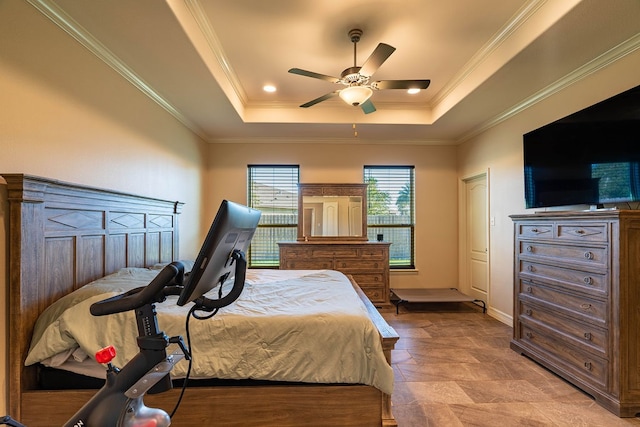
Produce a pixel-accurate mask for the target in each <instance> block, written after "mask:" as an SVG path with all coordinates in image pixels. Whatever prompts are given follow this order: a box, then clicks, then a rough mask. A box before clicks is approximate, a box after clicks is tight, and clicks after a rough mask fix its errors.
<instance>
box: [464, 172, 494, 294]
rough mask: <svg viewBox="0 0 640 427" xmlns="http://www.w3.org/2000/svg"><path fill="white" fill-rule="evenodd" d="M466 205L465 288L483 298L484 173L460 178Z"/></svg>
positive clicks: (485, 260) (486, 289) (485, 239)
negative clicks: (462, 179) (465, 178)
mask: <svg viewBox="0 0 640 427" xmlns="http://www.w3.org/2000/svg"><path fill="white" fill-rule="evenodd" d="M464 188H465V207H466V215H465V217H466V221H465V229H466V233H465V235H466V239H465V241H466V250H465V258H466V260H465V266H466V274H465V276H466V282H467V283H466V286H465V288H466V292H467V293H468V294H469V295H470V296H472V297H474V298H478V299H481V300H483V301H485V302H486V303H487V304H488V303H489V301H488V297H489V296H488V294H489V287H488V276H489V275H488V252H489V244H488V237H487V236H488V233H487V175H486V174H482V175H478V176H475V177H473V178H470V179H468V180H465V181H464Z"/></svg>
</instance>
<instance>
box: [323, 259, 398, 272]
mask: <svg viewBox="0 0 640 427" xmlns="http://www.w3.org/2000/svg"><path fill="white" fill-rule="evenodd" d="M335 268H337V269H338V270H340V271H344V272H351V271H353V272H357V271H362V270H374V271H382V270H384V269H385V268H387V266H386V264H385V263H384V262H383V261H382V260H370V259H366V258H365V259H344V258H339V259H336V260H335Z"/></svg>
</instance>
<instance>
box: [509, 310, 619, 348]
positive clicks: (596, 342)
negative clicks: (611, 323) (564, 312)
mask: <svg viewBox="0 0 640 427" xmlns="http://www.w3.org/2000/svg"><path fill="white" fill-rule="evenodd" d="M520 320H521V321H522V322H525V323H539V324H540V325H542V326H544V327H546V328H547V329H551V330H554V331H556V332H557V334H558V335H560V336H563V337H565V339H567V340H570V341H571V343H572V344H573V345H575V346H576V347H580V348H582V349H583V350H585V351H589V352H592V353H595V354H596V355H597V356H600V357H603V358H607V356H608V347H609V345H608V343H609V340H608V334H607V330H606V329H602V328H598V327H596V326H594V325H593V324H589V323H582V322H578V321H575V320H571V319H569V318H567V317H564V316H559V315H557V314H556V313H554V312H553V311H549V310H545V309H544V308H540V307H538V306H536V305H535V304H530V303H528V302H526V301H520Z"/></svg>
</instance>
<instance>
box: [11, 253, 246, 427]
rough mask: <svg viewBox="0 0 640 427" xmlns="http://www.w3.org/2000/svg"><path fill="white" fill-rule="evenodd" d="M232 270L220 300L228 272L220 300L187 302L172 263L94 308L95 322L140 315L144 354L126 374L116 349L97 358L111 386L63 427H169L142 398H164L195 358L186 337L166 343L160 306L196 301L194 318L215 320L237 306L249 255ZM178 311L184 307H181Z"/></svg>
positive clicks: (180, 273) (234, 258) (180, 271)
mask: <svg viewBox="0 0 640 427" xmlns="http://www.w3.org/2000/svg"><path fill="white" fill-rule="evenodd" d="M232 264H235V275H234V282H233V287H232V289H231V290H230V291H229V293H228V294H227V295H225V296H222V295H221V292H222V284H223V283H224V281H225V280H226V279H227V278H228V277H230V274H229V272H227V273H225V274H223V275H222V276H221V277H220V280H219V284H220V291H219V298H218V299H209V298H206V297H204V296H202V295H200V296H193V295H191V296H188V297H185V287H184V286H183V279H184V266H183V264H182V263H180V262H172V263H171V264H169V265H167V266H166V267H164V268H163V269H162V270H161V271H160V273H159V274H158V275H157V276H156V277H155V278H154V279H153V280H152V281H151V282H150V283H149V284H148V285H147V286H144V287H140V288H136V289H133V290H131V291H128V292H125V293H123V294H120V295H116V296H114V297H111V298H108V299H105V300H102V301H99V302H96V303H94V304H92V305H91V307H90V311H91V314H92V315H94V316H105V315H109V314H115V313H121V312H125V311H129V310H134V311H135V317H136V322H137V327H138V338H137V344H138V347H139V352H138V354H137V355H136V356H134V357H133V358H132V359H131V360H130V361H129V362H128V363H127V364H126V365H125V366H124V367H123V368H122V369H118V368H116V367H114V366H113V365H112V364H111V359H113V357H115V351H114V350H113V348H111V347H107V348H105V349H103V350H101V351H100V352H98V353H97V354H96V360H97V361H99V362H101V363H106V364H107V372H106V382H105V384H104V386H103V387H102V388H101V389H100V390H99V391H98V392H97V393H96V394H95V395H94V396H93V397H92V398H91V399H90V400H89V401H88V402H87V403H86V404H85V405H84V406H83V407H82V408H80V410H79V411H78V412H76V413H75V414H74V415H73V416H72V417H71V418H70V419H69V420H68V421H67V422H66V424H64V427H87V426H88V427H111V426H113V427H167V426H169V425H170V424H171V418H170V417H169V415H168V414H167V412H165V411H164V410H162V409H158V408H149V407H147V406H145V404H144V401H143V397H144V394H145V393H147V392H150V393H161V392H164V391H167V390H170V389H171V388H172V382H171V377H170V375H169V372H170V371H171V369H172V368H173V366H174V365H175V364H176V363H177V362H179V361H180V360H182V359H183V358H186V359H189V358H190V353H189V349H188V348H187V346H186V345H185V343H184V342H183V340H182V337H180V336H176V337H167V336H166V335H165V333H164V332H162V331H161V330H160V329H159V327H158V321H157V316H156V309H155V304H157V303H162V302H164V301H165V300H166V298H167V296H170V295H179V296H180V299H182V300H183V301H185V300H189V301H193V303H194V306H193V307H192V308H191V310H190V312H189V315H192V313H193V312H194V311H196V310H197V311H204V312H210V313H212V314H211V315H209V316H208V317H211V316H212V315H213V314H215V312H217V310H218V309H220V308H222V307H224V306H227V305H229V304H231V303H232V302H233V301H235V300H236V299H237V298H238V296H240V294H241V292H242V289H243V287H244V281H245V274H246V266H247V262H246V259H245V255H244V252H242V251H240V250H238V249H234V250H233V251H232V252H231V254H230V255H229V260H228V263H227V265H226V266H227V267H228V266H229V265H232ZM209 287H211V286H209ZM187 291H189V290H187ZM190 291H193V289H191V290H190ZM179 305H183V304H180V302H179ZM196 317H197V316H196ZM170 344H177V345H178V347H179V349H177V350H176V351H175V352H173V353H171V354H169V355H167V350H166V349H167V347H168V346H169V345H170ZM176 409H177V408H176ZM174 412H175V411H174ZM0 424H4V425H9V426H14V427H26V426H24V425H23V424H20V423H19V422H17V421H16V420H14V419H12V418H11V417H9V416H5V417H3V418H0Z"/></svg>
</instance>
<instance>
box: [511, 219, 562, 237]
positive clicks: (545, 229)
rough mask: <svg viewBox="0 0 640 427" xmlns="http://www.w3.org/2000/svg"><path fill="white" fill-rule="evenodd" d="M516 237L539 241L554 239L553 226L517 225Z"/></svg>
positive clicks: (550, 224)
mask: <svg viewBox="0 0 640 427" xmlns="http://www.w3.org/2000/svg"><path fill="white" fill-rule="evenodd" d="M516 237H519V238H538V239H552V238H553V224H552V223H542V224H533V223H526V224H520V223H518V224H517V228H516Z"/></svg>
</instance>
